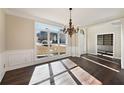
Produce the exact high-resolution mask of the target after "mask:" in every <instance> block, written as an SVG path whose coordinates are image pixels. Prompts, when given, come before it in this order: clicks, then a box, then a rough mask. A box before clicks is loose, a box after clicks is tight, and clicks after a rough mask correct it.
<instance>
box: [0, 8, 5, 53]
mask: <svg viewBox="0 0 124 93" xmlns="http://www.w3.org/2000/svg"><path fill="white" fill-rule="evenodd" d="M3 51H5V14H4V11H3V9H0V53H1V52H3Z"/></svg>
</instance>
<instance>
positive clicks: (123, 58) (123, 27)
mask: <svg viewBox="0 0 124 93" xmlns="http://www.w3.org/2000/svg"><path fill="white" fill-rule="evenodd" d="M121 68H122V69H124V19H121Z"/></svg>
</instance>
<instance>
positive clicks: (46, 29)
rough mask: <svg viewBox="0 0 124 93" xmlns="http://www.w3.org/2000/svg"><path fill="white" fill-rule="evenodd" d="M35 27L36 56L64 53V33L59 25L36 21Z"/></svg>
mask: <svg viewBox="0 0 124 93" xmlns="http://www.w3.org/2000/svg"><path fill="white" fill-rule="evenodd" d="M35 29H36V40H35V42H36V43H35V46H36V55H37V58H44V57H52V56H59V55H63V54H66V46H67V44H66V43H67V42H66V34H64V33H63V32H62V31H61V29H62V28H61V27H57V26H52V25H48V24H43V23H40V22H36V23H35Z"/></svg>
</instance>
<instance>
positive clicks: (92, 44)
mask: <svg viewBox="0 0 124 93" xmlns="http://www.w3.org/2000/svg"><path fill="white" fill-rule="evenodd" d="M107 33H113V34H114V48H113V51H114V57H116V58H120V57H121V27H120V26H115V25H112V23H111V22H108V23H103V24H98V25H94V26H92V27H89V28H88V30H87V46H88V49H87V50H88V53H92V54H96V52H97V50H96V49H97V34H107Z"/></svg>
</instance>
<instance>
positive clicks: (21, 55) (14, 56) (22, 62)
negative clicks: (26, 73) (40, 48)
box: [6, 49, 68, 71]
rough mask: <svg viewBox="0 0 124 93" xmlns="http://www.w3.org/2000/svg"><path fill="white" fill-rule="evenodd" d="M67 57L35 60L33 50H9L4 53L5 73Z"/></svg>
mask: <svg viewBox="0 0 124 93" xmlns="http://www.w3.org/2000/svg"><path fill="white" fill-rule="evenodd" d="M64 57H68V56H67V55H61V56H53V57H49V58H41V59H36V56H35V50H34V49H27V50H9V51H7V52H6V59H7V60H6V61H7V62H6V71H9V70H13V69H18V68H22V67H26V66H30V65H35V64H40V63H44V62H48V61H52V60H57V59H60V58H64Z"/></svg>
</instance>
